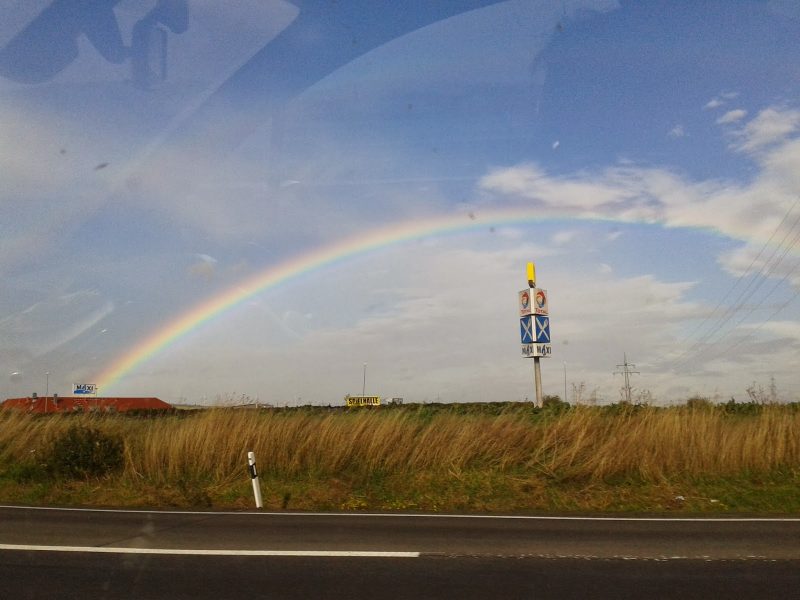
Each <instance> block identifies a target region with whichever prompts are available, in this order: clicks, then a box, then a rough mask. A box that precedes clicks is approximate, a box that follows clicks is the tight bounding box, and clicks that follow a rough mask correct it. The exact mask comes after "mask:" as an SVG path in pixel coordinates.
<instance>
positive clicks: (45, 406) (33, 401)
mask: <svg viewBox="0 0 800 600" xmlns="http://www.w3.org/2000/svg"><path fill="white" fill-rule="evenodd" d="M0 408H3V409H7V408H16V409H18V410H24V411H26V412H31V413H69V412H128V411H131V410H172V406H171V405H169V404H167V403H166V402H164V401H163V400H159V399H158V398H96V397H91V398H80V397H78V398H76V397H66V398H62V397H61V396H35V395H34V396H32V397H28V398H9V399H8V400H6V401H5V402H3V403H2V404H0Z"/></svg>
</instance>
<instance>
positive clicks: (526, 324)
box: [520, 318, 535, 344]
mask: <svg viewBox="0 0 800 600" xmlns="http://www.w3.org/2000/svg"><path fill="white" fill-rule="evenodd" d="M520 324H521V325H522V343H523V344H525V343H532V342H533V341H534V339H535V338H534V337H533V323H532V320H531V319H530V318H527V319H520Z"/></svg>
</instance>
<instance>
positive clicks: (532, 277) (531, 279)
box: [528, 262, 536, 288]
mask: <svg viewBox="0 0 800 600" xmlns="http://www.w3.org/2000/svg"><path fill="white" fill-rule="evenodd" d="M528 285H529V286H531V287H532V288H533V287H536V267H534V266H533V263H532V262H529V263H528Z"/></svg>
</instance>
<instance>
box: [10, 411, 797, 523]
mask: <svg viewBox="0 0 800 600" xmlns="http://www.w3.org/2000/svg"><path fill="white" fill-rule="evenodd" d="M490 406H492V410H487V409H485V408H481V405H472V408H465V407H463V406H461V407H457V406H455V407H454V408H447V407H431V406H426V405H421V406H416V407H415V406H404V407H399V408H381V409H377V410H376V409H372V410H369V409H356V410H350V411H346V410H331V409H321V408H301V409H282V410H281V409H271V410H258V411H253V410H232V409H214V410H205V411H196V412H192V413H189V414H184V415H170V416H161V417H148V418H142V417H138V418H137V417H129V416H128V417H126V416H121V415H113V416H112V415H92V414H87V415H70V416H44V417H43V416H39V417H34V416H29V415H25V414H20V413H17V412H13V411H3V412H2V413H0V500H2V501H4V502H18V503H55V504H95V505H97V504H102V505H117V506H120V505H125V506H144V505H150V506H153V505H154V506H216V507H222V506H225V507H240V508H245V507H250V506H252V491H251V489H250V480H249V478H248V477H247V473H246V456H247V451H248V450H253V451H254V452H255V453H256V457H257V461H258V467H259V472H260V475H261V477H262V483H263V489H264V497H265V502H266V503H267V505H268V508H272V509H287V508H288V509H322V510H343V509H344V510H349V509H369V510H377V509H380V510H460V511H487V510H488V511H540V510H562V511H564V510H567V511H568V510H577V511H584V510H606V511H619V510H623V511H673V510H679V511H709V510H710V511H719V510H728V511H739V512H741V511H746V512H765V511H766V512H798V511H800V411H798V410H796V407H793V406H781V405H776V406H759V407H757V410H753V411H751V414H741V413H739V412H727V411H725V410H722V409H721V408H720V407H699V408H688V407H673V408H653V407H640V408H637V409H631V408H628V409H617V410H614V409H609V408H600V407H576V408H572V409H566V410H563V409H562V410H550V411H548V410H543V411H542V410H536V409H533V408H532V407H531V406H530V405H519V404H507V405H497V404H495V405H490ZM75 426H79V427H89V428H92V429H95V430H97V431H99V432H101V433H102V434H104V435H107V436H110V437H112V438H116V439H118V440H121V442H122V452H123V461H122V465H123V466H122V467H121V468H120V469H118V470H117V471H116V472H112V473H109V474H106V475H102V476H99V477H84V478H77V479H76V478H65V477H63V476H58V475H57V474H54V473H53V472H52V470H51V469H50V468H49V465H50V463H52V462H53V460H54V457H53V456H52V452H53V443H54V440H56V439H58V438H59V436H63V435H64V433H65V432H66V431H67V430H68V429H69V428H70V427H75Z"/></svg>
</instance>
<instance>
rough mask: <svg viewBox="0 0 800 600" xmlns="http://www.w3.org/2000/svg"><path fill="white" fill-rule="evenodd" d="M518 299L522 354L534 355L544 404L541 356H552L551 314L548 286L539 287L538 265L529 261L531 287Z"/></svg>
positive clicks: (538, 393)
mask: <svg viewBox="0 0 800 600" xmlns="http://www.w3.org/2000/svg"><path fill="white" fill-rule="evenodd" d="M518 299H519V332H520V341H521V342H522V356H523V357H524V358H532V359H533V379H534V384H535V386H536V406H538V407H539V408H541V407H542V404H543V400H542V369H541V365H540V364H539V359H540V358H542V357H548V356H552V352H553V348H552V346H551V343H550V317H549V310H548V305H547V290H543V289H541V288H537V287H536V267H535V266H534V264H533V263H532V262H529V263H528V288H527V289H525V290H521V291H520V292H519V294H518Z"/></svg>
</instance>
